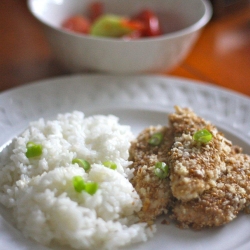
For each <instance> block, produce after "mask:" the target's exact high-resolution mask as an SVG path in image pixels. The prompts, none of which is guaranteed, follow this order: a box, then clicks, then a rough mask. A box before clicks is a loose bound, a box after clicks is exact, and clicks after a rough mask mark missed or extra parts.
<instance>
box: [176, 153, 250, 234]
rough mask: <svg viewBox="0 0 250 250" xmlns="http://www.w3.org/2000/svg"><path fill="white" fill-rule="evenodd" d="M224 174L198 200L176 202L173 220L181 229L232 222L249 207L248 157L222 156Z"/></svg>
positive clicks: (249, 166)
mask: <svg viewBox="0 0 250 250" xmlns="http://www.w3.org/2000/svg"><path fill="white" fill-rule="evenodd" d="M225 162H226V168H227V171H226V172H225V173H223V174H222V175H221V176H220V177H219V178H218V179H217V181H216V185H215V187H212V188H211V189H209V190H206V191H205V192H204V193H203V194H202V195H201V196H200V197H199V198H197V199H193V200H191V201H188V202H181V201H177V202H176V204H175V206H174V208H173V214H174V218H175V219H176V220H177V221H178V222H180V223H181V226H182V227H192V228H194V229H201V228H203V227H212V226H220V225H223V224H226V223H228V222H230V221H232V220H233V219H234V218H236V216H237V214H238V213H239V212H240V211H241V210H243V209H245V208H247V206H249V204H250V157H249V156H247V155H245V154H241V153H239V154H232V155H230V156H228V157H226V160H225Z"/></svg>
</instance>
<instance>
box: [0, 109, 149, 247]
mask: <svg viewBox="0 0 250 250" xmlns="http://www.w3.org/2000/svg"><path fill="white" fill-rule="evenodd" d="M132 139H133V135H132V132H131V130H130V127H128V126H124V125H120V124H119V123H118V118H117V117H115V116H111V115H110V116H101V115H98V116H92V117H87V118H85V117H84V114H83V113H81V112H78V111H75V112H73V113H67V114H65V115H58V117H57V120H54V121H47V122H46V121H44V120H43V119H40V120H39V121H37V122H33V123H31V125H30V126H29V128H28V129H27V130H26V131H25V132H24V133H23V134H22V135H21V136H19V137H18V138H17V139H16V140H15V144H14V150H13V153H11V156H10V157H9V159H10V160H9V161H8V162H7V164H5V165H4V166H1V169H0V202H1V203H2V204H3V205H5V206H6V207H8V208H12V210H13V217H14V219H15V223H16V226H17V228H18V229H19V230H21V231H22V233H23V234H24V235H25V236H26V237H29V238H32V239H34V240H36V241H38V242H39V243H41V244H44V245H49V244H51V243H59V244H62V245H67V246H70V247H72V248H75V249H116V248H118V247H121V246H126V245H128V244H132V243H136V242H142V241H146V240H147V239H148V238H149V237H150V236H152V233H153V231H152V229H149V228H147V226H146V224H144V223H137V222H138V221H137V217H136V216H135V212H137V211H139V210H140V208H141V201H140V198H139V196H138V194H137V192H136V191H135V190H134V188H133V186H132V185H131V183H130V182H129V179H130V178H131V177H132V171H131V170H130V169H129V168H128V165H129V164H130V162H129V161H128V149H129V146H130V141H131V140H132ZM29 141H32V142H34V143H39V144H42V146H43V152H42V156H40V157H38V158H30V159H28V158H27V157H26V156H25V152H26V143H27V142H29ZM74 158H83V159H86V160H87V161H89V162H90V163H91V169H90V171H89V172H85V170H84V169H83V168H81V167H79V166H78V165H77V164H72V163H71V162H72V159H74ZM107 160H108V161H112V162H115V163H116V164H117V170H112V169H109V168H107V167H104V166H103V164H102V162H104V161H107ZM79 175H80V176H82V177H83V179H84V180H85V181H86V182H87V181H94V182H97V183H98V185H99V189H98V191H97V192H96V193H95V194H94V195H90V194H88V193H86V192H84V191H83V192H81V193H78V192H76V191H75V189H74V187H73V184H72V178H73V177H74V176H79Z"/></svg>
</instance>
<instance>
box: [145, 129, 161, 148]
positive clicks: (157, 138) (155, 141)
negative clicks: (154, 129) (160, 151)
mask: <svg viewBox="0 0 250 250" xmlns="http://www.w3.org/2000/svg"><path fill="white" fill-rule="evenodd" d="M162 140H163V134H162V133H160V132H158V133H154V134H153V135H152V136H151V137H150V139H149V141H148V143H149V144H150V145H152V146H158V145H160V144H161V142H162Z"/></svg>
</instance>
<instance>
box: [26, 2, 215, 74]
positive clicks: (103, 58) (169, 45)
mask: <svg viewBox="0 0 250 250" xmlns="http://www.w3.org/2000/svg"><path fill="white" fill-rule="evenodd" d="M90 2H94V1H93V0H92V1H91V0H28V7H29V9H30V11H31V13H32V14H33V15H34V16H35V17H36V18H37V19H38V20H39V21H40V22H41V23H42V24H43V25H44V27H45V32H46V34H47V37H48V40H49V42H50V44H51V46H52V49H53V51H54V53H55V55H56V56H57V58H58V59H59V61H60V62H61V63H62V64H63V65H64V66H65V67H66V68H67V69H69V70H70V71H72V72H75V73H76V72H85V71H97V72H107V73H129V74H133V73H145V72H147V73H149V72H162V71H165V72H166V71H168V70H170V69H171V68H173V67H175V66H176V65H177V64H178V63H180V62H181V61H182V60H183V59H184V58H185V57H186V55H187V54H188V53H189V52H190V50H191V49H192V45H193V44H194V42H195V41H196V39H197V38H198V35H199V34H200V31H201V29H202V28H203V27H204V26H205V25H206V24H207V23H208V21H209V20H210V18H211V15H212V7H211V5H210V4H209V2H207V1H206V0H100V1H99V2H103V3H104V6H105V11H106V12H109V13H113V14H118V15H127V16H132V15H133V14H135V13H138V12H139V11H140V10H142V9H143V8H145V7H149V8H151V9H152V10H154V11H155V12H156V13H157V14H158V15H159V17H160V22H161V24H162V26H163V30H164V35H161V36H158V37H154V38H142V39H138V40H131V41H124V40H122V39H119V38H101V37H94V36H91V35H81V34H79V35H78V34H76V33H73V32H68V31H66V30H64V29H62V28H61V24H62V22H63V21H64V20H65V19H66V18H68V17H69V16H71V15H74V14H83V13H84V11H86V8H87V6H89V3H90Z"/></svg>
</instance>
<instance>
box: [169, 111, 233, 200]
mask: <svg viewBox="0 0 250 250" xmlns="http://www.w3.org/2000/svg"><path fill="white" fill-rule="evenodd" d="M169 122H170V127H171V129H172V131H173V135H174V143H173V145H172V148H171V150H170V151H169V159H168V163H169V166H170V169H171V173H170V180H171V189H172V193H173V196H174V197H175V198H177V199H178V200H181V201H189V200H192V199H195V198H199V196H200V195H201V194H202V193H203V192H204V191H206V190H209V189H210V188H213V187H215V185H216V180H217V179H218V178H219V177H220V176H221V174H222V173H224V172H225V171H226V163H225V159H226V157H227V156H228V155H229V154H230V153H232V152H233V149H232V143H231V142H230V141H229V140H227V139H226V138H225V137H224V136H223V135H222V134H221V133H220V132H218V130H217V128H216V127H215V126H213V125H212V124H210V122H208V121H206V120H204V119H203V118H201V117H199V116H197V115H196V114H195V113H194V112H193V111H191V110H190V109H188V108H180V107H177V106H176V107H175V113H172V114H170V115H169ZM201 129H206V130H208V131H209V132H210V133H211V134H212V140H211V141H210V142H208V143H206V144H202V143H199V142H196V141H195V140H194V139H193V135H194V134H195V133H196V132H197V131H199V130H201Z"/></svg>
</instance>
